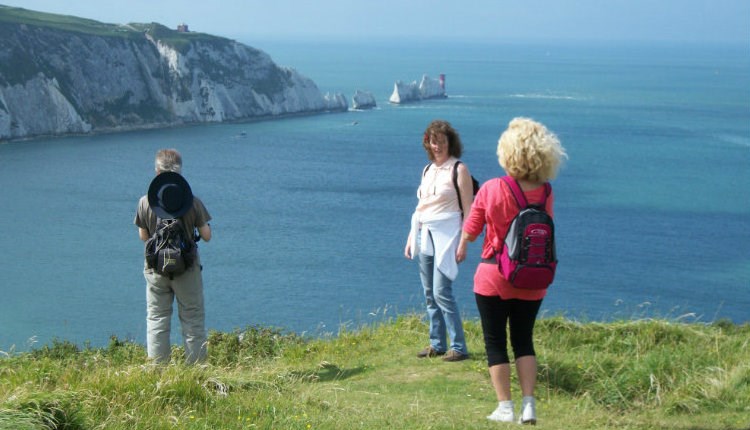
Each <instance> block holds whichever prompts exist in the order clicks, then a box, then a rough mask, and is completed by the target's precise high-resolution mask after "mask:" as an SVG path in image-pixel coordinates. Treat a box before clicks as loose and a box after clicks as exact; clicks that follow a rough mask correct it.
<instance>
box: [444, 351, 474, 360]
mask: <svg viewBox="0 0 750 430" xmlns="http://www.w3.org/2000/svg"><path fill="white" fill-rule="evenodd" d="M467 358H469V354H464V353H462V352H458V351H456V350H455V349H451V350H450V351H448V353H447V354H445V357H443V361H462V360H466V359H467Z"/></svg>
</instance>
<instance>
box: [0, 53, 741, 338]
mask: <svg viewBox="0 0 750 430" xmlns="http://www.w3.org/2000/svg"><path fill="white" fill-rule="evenodd" d="M244 42H246V43H248V44H250V45H252V46H255V47H258V48H260V49H263V50H265V51H267V52H268V53H269V54H270V55H271V56H272V57H273V58H274V60H275V61H276V62H277V63H279V64H282V65H286V66H292V67H295V68H296V69H298V70H299V71H300V72H302V73H303V74H305V75H307V76H309V77H311V78H312V79H313V80H315V81H316V83H317V84H318V86H319V87H320V88H321V90H322V91H324V92H326V91H340V92H343V93H345V94H346V95H347V96H349V97H350V96H351V95H352V94H353V92H354V90H356V89H362V90H366V91H371V92H372V93H373V94H374V95H375V96H376V98H377V101H378V104H379V107H378V108H377V109H375V110H372V111H363V112H354V111H351V112H346V113H338V114H328V115H318V116H309V117H298V118H290V119H284V120H276V121H266V122H250V123H244V124H221V125H203V126H193V127H184V128H173V129H167V130H152V131H140V132H128V133H121V134H111V135H99V136H87V137H69V138H59V139H40V140H35V141H28V142H14V143H10V144H4V145H0V201H2V213H3V215H2V219H3V221H4V225H5V229H4V234H3V238H2V240H1V241H0V255H2V257H3V258H2V276H0V291H1V292H2V300H0V351H10V350H25V349H28V348H29V347H31V346H33V345H37V346H38V345H40V344H45V343H48V342H49V341H50V340H51V339H53V338H60V339H67V340H71V341H74V342H76V343H79V344H82V343H83V342H85V341H90V342H91V343H92V344H93V345H103V344H106V342H107V340H108V338H109V336H110V335H113V334H114V335H117V336H119V337H121V338H130V339H134V340H136V341H138V342H144V339H145V289H144V285H145V282H144V280H143V277H142V274H141V270H140V269H141V264H142V244H141V242H140V241H139V240H138V235H137V230H136V228H135V226H134V225H133V224H132V222H133V216H134V212H135V207H136V203H137V201H138V198H139V197H140V196H141V195H142V194H144V193H145V192H146V190H147V187H148V184H149V182H150V180H151V178H152V165H153V156H154V153H155V152H156V150H157V149H159V148H162V147H176V148H178V149H179V150H180V151H181V152H182V153H183V156H184V161H185V167H184V172H183V173H184V174H185V176H186V177H187V179H188V180H189V181H190V183H191V185H192V187H193V190H194V192H195V193H196V194H197V195H199V196H200V197H201V198H202V199H203V201H204V202H205V203H206V205H207V207H208V209H209V211H210V212H211V214H212V215H213V217H214V220H213V222H212V226H213V229H214V240H212V241H211V242H210V243H208V244H203V243H202V244H200V247H201V254H202V258H203V262H204V280H205V294H206V303H207V325H208V327H209V328H210V329H216V330H224V331H229V330H232V329H234V328H239V327H245V326H247V325H255V324H259V325H270V326H277V327H281V328H284V329H287V330H293V331H296V332H299V333H306V334H310V335H321V334H336V333H337V332H338V331H339V328H340V327H342V326H346V327H348V328H354V327H357V326H359V325H361V324H367V323H371V322H375V321H380V320H382V319H384V318H386V319H387V318H390V317H394V316H396V315H397V314H401V313H407V312H413V311H416V312H422V301H423V299H422V296H421V287H420V284H419V276H418V273H417V266H416V263H415V262H412V261H408V260H406V259H405V258H404V257H403V255H402V252H403V246H404V241H405V239H406V235H407V233H408V222H409V218H410V214H411V212H412V210H413V208H414V206H415V205H416V197H415V190H416V187H417V185H418V182H419V175H420V172H421V169H422V167H423V166H424V164H425V162H426V160H425V155H424V152H423V150H422V149H421V143H420V137H421V133H422V131H423V130H424V128H425V126H426V125H427V123H428V122H429V121H430V120H432V119H435V118H443V119H447V120H449V121H451V122H452V123H453V124H454V126H455V127H456V128H457V129H458V131H459V132H460V133H461V136H462V139H463V142H464V146H465V155H464V157H463V159H464V161H465V162H466V163H467V165H468V166H469V168H470V169H471V171H472V173H473V174H474V176H476V177H477V178H478V179H480V181H484V180H487V179H489V178H492V177H494V176H497V175H500V174H501V171H500V168H499V166H498V165H497V159H496V157H495V155H494V153H495V147H496V142H497V138H498V136H499V134H500V132H501V131H502V130H503V129H504V127H505V125H506V124H507V123H508V121H509V120H510V119H511V118H512V117H514V116H530V117H533V118H535V119H538V120H540V121H542V122H544V123H545V124H547V125H548V126H549V128H550V129H551V130H553V131H555V132H556V133H557V134H558V135H559V136H560V138H561V140H562V142H563V144H564V146H565V147H566V149H567V150H568V153H569V155H570V160H569V161H568V163H567V164H566V165H565V166H564V167H563V169H562V171H561V173H560V176H559V178H558V179H557V180H556V181H555V182H554V183H553V186H554V188H555V192H556V195H557V198H556V211H555V212H556V223H557V229H558V238H559V239H558V240H559V245H558V247H559V248H558V252H559V258H560V266H559V269H558V276H557V278H556V282H555V284H554V285H553V286H552V287H551V288H552V289H551V290H550V293H549V295H548V296H547V299H546V300H545V302H544V304H543V306H542V309H543V312H544V313H545V314H546V315H557V314H564V315H566V316H568V317H571V318H579V319H584V320H611V319H621V318H650V317H666V318H671V319H678V320H686V321H699V322H711V321H715V320H717V319H721V318H727V319H731V320H733V321H735V322H747V321H749V320H750V314H749V313H748V309H750V79H748V76H750V52H748V49H747V47H726V46H724V47H716V46H713V47H700V46H689V47H687V46H614V47H613V46H606V47H605V46H582V45H579V46H553V45H550V46H543V45H526V46H520V45H481V44H472V45H466V46H462V45H459V44H455V45H441V46H435V45H433V46H428V45H424V44H423V45H419V44H416V45H414V44H413V45H409V46H406V47H404V46H398V47H397V46H396V45H393V44H390V45H389V44H386V43H383V44H377V43H372V44H369V45H365V46H363V45H357V46H354V45H346V44H333V43H320V44H312V43H308V44H299V43H296V44H292V43H281V42H265V41H244ZM423 73H427V74H429V75H431V76H433V77H436V76H437V75H438V74H439V73H445V74H446V76H447V91H448V94H449V96H450V97H449V98H448V99H446V100H438V101H427V102H423V103H418V104H412V105H405V106H392V105H389V104H388V103H387V99H388V97H389V95H390V93H391V91H392V88H393V82H394V81H395V80H404V81H411V80H418V79H419V78H420V77H421V75H422V74H423ZM479 249H480V247H479V245H478V244H475V245H472V246H471V247H470V253H471V254H472V256H471V257H470V258H469V260H468V261H467V262H466V263H464V264H463V265H462V266H461V273H460V274H459V277H458V280H457V282H456V284H455V291H456V294H457V297H458V301H459V305H460V307H461V308H462V310H463V312H464V313H465V314H466V315H467V316H468V317H476V316H477V312H476V307H475V304H474V301H473V294H472V292H471V289H472V285H471V284H472V276H473V272H474V269H475V267H476V263H477V261H478V254H479ZM173 328H174V330H173V332H174V333H179V328H178V324H177V323H176V322H175V324H174V327H173ZM175 338H176V339H177V337H175Z"/></svg>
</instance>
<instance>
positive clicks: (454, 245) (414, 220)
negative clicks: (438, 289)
mask: <svg viewBox="0 0 750 430" xmlns="http://www.w3.org/2000/svg"><path fill="white" fill-rule="evenodd" d="M417 236H419V238H420V240H417ZM430 238H432V240H430ZM460 239H461V212H445V213H441V214H436V215H429V216H424V215H422V214H421V213H420V212H414V213H413V214H412V216H411V251H412V252H411V253H412V258H414V257H415V256H417V255H419V254H420V253H422V254H424V255H432V256H434V257H435V265H436V266H437V268H438V270H440V273H442V274H443V275H445V276H446V277H447V278H448V279H450V280H451V281H453V280H455V279H456V276H458V262H456V250H457V249H458V242H459V240H460Z"/></svg>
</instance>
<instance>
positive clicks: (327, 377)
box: [293, 363, 366, 382]
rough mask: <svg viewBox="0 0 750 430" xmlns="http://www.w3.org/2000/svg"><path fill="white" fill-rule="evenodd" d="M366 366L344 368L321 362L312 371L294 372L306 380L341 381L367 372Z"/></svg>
mask: <svg viewBox="0 0 750 430" xmlns="http://www.w3.org/2000/svg"><path fill="white" fill-rule="evenodd" d="M365 370H366V369H365V367H363V366H360V367H355V368H352V369H342V368H340V367H338V366H336V365H335V364H331V363H321V364H320V366H318V369H316V370H314V371H312V372H294V373H293V374H294V375H295V376H297V377H299V378H300V379H301V380H303V381H305V382H330V381H341V380H344V379H348V378H351V377H352V376H356V375H359V374H361V373H364V372H365Z"/></svg>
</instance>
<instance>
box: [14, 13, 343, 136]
mask: <svg viewBox="0 0 750 430" xmlns="http://www.w3.org/2000/svg"><path fill="white" fill-rule="evenodd" d="M342 100H344V99H343V98H342V97H337V96H335V95H334V96H330V95H326V96H324V95H323V94H322V93H321V92H320V90H319V89H318V87H317V86H316V85H315V83H314V82H313V81H312V80H310V79H309V78H307V77H305V76H302V75H301V74H299V73H298V72H297V71H295V70H294V69H290V68H285V67H280V66H278V65H276V64H275V63H274V62H273V61H272V60H271V57H270V56H269V55H268V54H266V53H264V52H263V51H260V50H258V49H254V48H252V47H249V46H246V45H243V44H241V43H238V42H236V41H233V40H229V39H225V38H222V37H216V36H211V35H207V34H202V33H183V32H177V31H174V30H170V29H168V28H166V27H165V26H163V25H160V24H156V23H152V24H128V25H113V24H104V23H100V22H97V21H92V20H86V19H81V18H76V17H70V16H61V15H53V14H46V13H40V12H33V11H28V10H25V9H20V8H10V7H6V6H0V140H9V139H16V138H24V137H33V136H39V135H61V134H68V133H88V132H92V131H114V130H120V129H134V128H149V127H158V126H169V125H177V124H187V123H197V122H221V121H235V120H243V119H253V118H262V117H273V116H280V115H288V114H299V113H315V112H325V111H336V110H346V108H347V106H346V102H345V101H344V102H342Z"/></svg>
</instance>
